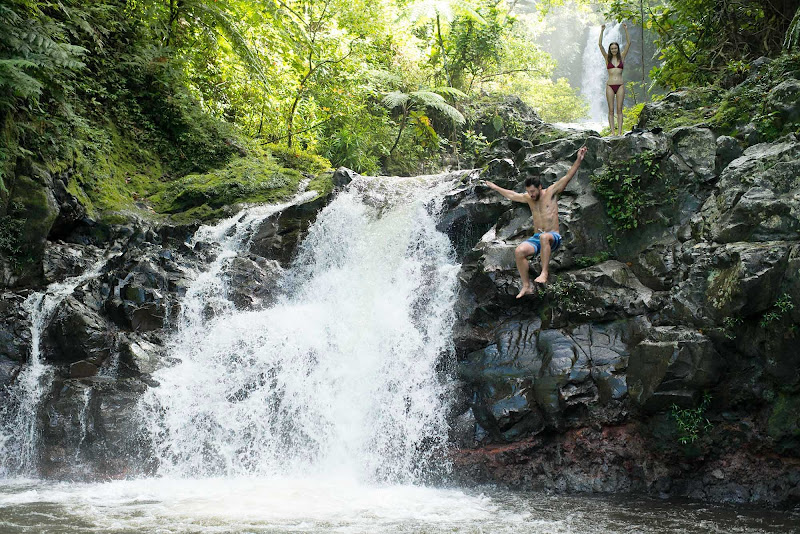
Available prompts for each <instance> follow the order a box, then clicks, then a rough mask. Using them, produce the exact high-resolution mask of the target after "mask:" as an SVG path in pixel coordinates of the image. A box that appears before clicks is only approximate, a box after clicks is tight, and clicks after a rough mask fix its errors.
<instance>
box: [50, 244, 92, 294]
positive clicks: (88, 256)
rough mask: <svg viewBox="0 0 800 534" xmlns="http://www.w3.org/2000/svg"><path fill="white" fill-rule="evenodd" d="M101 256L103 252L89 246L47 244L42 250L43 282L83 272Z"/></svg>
mask: <svg viewBox="0 0 800 534" xmlns="http://www.w3.org/2000/svg"><path fill="white" fill-rule="evenodd" d="M102 256H103V251H102V250H100V249H99V248H97V247H94V246H91V245H76V244H74V243H63V242H57V243H53V242H50V241H49V242H48V243H47V246H46V247H45V249H44V256H43V258H42V266H43V268H44V279H45V282H47V283H48V284H51V283H53V282H57V281H61V280H64V279H65V278H69V277H73V276H77V275H79V274H81V273H83V272H85V271H86V270H87V269H88V268H89V267H91V266H92V265H93V264H94V263H96V262H97V261H98V260H99V259H100V258H102Z"/></svg>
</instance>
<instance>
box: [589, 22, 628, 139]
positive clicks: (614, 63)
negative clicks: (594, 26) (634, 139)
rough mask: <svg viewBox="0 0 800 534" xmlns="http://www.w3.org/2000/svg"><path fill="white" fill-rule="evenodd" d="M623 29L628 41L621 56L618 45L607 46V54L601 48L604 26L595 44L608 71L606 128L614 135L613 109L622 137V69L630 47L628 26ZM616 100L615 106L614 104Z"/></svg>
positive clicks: (623, 85)
mask: <svg viewBox="0 0 800 534" xmlns="http://www.w3.org/2000/svg"><path fill="white" fill-rule="evenodd" d="M622 27H623V28H625V39H626V40H627V41H628V42H627V43H626V44H625V50H623V51H622V54H620V52H619V43H611V44H610V45H608V52H607V53H606V51H605V49H604V48H603V32H604V31H605V30H606V25H605V24H603V25H602V26H600V41H599V42H598V43H597V44H598V46H599V47H600V53H601V54H603V58H605V60H606V70H608V82H606V101H608V127H609V128H610V129H611V135H614V133H615V131H614V108H616V110H617V124H618V125H619V135H622V102H623V101H624V100H625V82H624V81H623V80H622V69H624V68H625V63H624V61H625V57H626V56H627V55H628V49H629V48H630V47H631V36H630V35H629V34H628V25H627V24H623V25H622ZM614 100H616V105H615V103H614Z"/></svg>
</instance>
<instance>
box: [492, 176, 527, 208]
mask: <svg viewBox="0 0 800 534" xmlns="http://www.w3.org/2000/svg"><path fill="white" fill-rule="evenodd" d="M483 185H485V186H486V187H488V188H489V189H494V190H495V191H497V192H498V193H500V194H501V195H503V196H504V197H506V198H507V199H508V200H513V201H514V202H524V203H526V204H527V202H528V195H524V194H522V193H517V192H516V191H511V190H510V189H503V188H502V187H500V186H499V185H497V184H495V183H493V182H490V181H489V180H483Z"/></svg>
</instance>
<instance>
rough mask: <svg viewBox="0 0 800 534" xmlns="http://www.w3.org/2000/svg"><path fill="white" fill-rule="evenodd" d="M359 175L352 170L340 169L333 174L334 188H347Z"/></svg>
mask: <svg viewBox="0 0 800 534" xmlns="http://www.w3.org/2000/svg"><path fill="white" fill-rule="evenodd" d="M358 176H359V174H358V173H357V172H356V171H354V170H352V169H348V168H347V167H339V168H338V169H336V170H335V171H334V173H333V178H332V180H333V185H334V187H339V188H342V187H346V186H347V185H348V184H349V183H350V182H352V181H353V180H354V179H355V178H356V177H358Z"/></svg>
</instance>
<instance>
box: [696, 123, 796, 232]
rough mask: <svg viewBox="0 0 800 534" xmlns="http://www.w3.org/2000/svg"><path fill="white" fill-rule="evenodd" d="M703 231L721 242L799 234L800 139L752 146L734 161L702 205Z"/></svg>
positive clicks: (793, 138) (790, 137)
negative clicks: (712, 193)
mask: <svg viewBox="0 0 800 534" xmlns="http://www.w3.org/2000/svg"><path fill="white" fill-rule="evenodd" d="M702 230H703V235H704V236H706V237H707V238H708V239H709V240H711V241H716V242H720V243H730V242H734V241H780V240H795V239H798V238H800V139H799V138H798V137H797V136H796V135H790V136H787V137H785V138H783V139H782V140H781V141H779V142H776V143H762V144H759V145H755V146H751V147H750V148H748V149H747V150H745V151H744V154H743V155H742V156H741V157H739V158H737V159H736V160H734V161H732V162H731V163H730V165H728V166H727V167H726V168H725V170H724V171H723V172H722V176H721V177H720V180H719V183H718V185H717V192H716V193H715V194H714V195H713V196H711V197H710V198H709V199H708V200H707V201H706V202H705V204H704V205H703V208H702Z"/></svg>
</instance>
